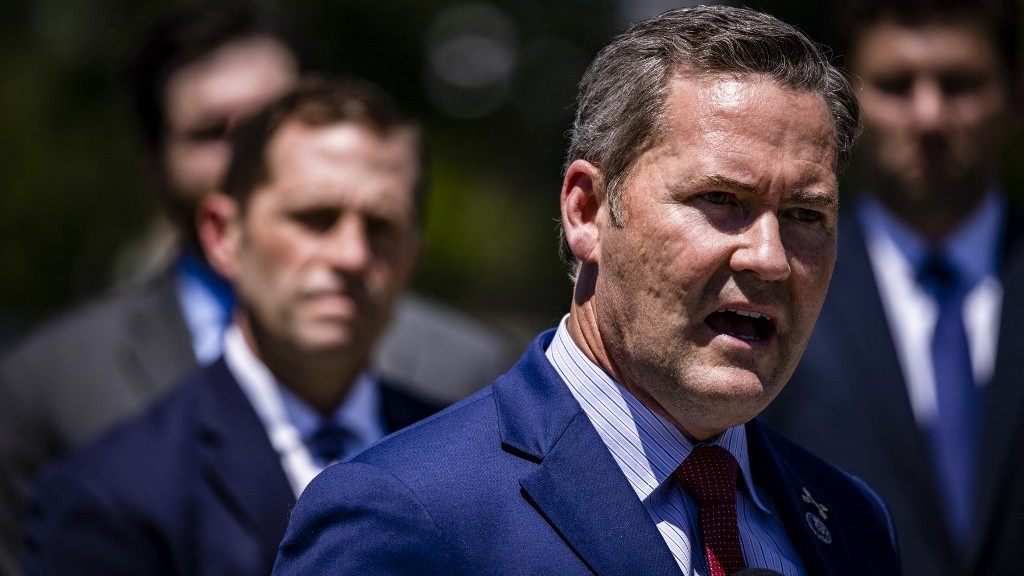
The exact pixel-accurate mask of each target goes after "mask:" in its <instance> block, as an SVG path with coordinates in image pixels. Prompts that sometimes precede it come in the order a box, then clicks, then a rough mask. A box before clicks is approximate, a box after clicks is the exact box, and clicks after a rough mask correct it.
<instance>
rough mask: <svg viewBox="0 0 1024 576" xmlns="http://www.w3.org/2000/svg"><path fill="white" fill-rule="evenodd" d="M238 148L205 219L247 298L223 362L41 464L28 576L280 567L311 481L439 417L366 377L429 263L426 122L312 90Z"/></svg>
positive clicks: (372, 102) (365, 88) (367, 99)
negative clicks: (406, 291) (417, 269)
mask: <svg viewBox="0 0 1024 576" xmlns="http://www.w3.org/2000/svg"><path fill="white" fill-rule="evenodd" d="M236 140H237V143H236V145H235V147H234V152H235V153H234V155H233V158H234V159H233V161H232V164H231V168H230V170H229V172H228V175H227V179H226V184H225V192H224V193H220V192H215V193H209V194H207V195H206V196H205V197H204V199H203V200H202V201H201V207H200V208H199V222H200V224H199V228H198V231H199V235H200V237H201V241H202V244H203V247H204V250H205V252H206V254H208V256H209V261H210V262H211V264H212V265H213V267H214V269H216V270H217V271H218V272H219V273H220V274H222V275H223V276H224V277H225V278H227V279H229V280H230V281H231V282H232V283H233V284H234V286H235V287H236V289H237V294H238V302H237V305H236V311H235V314H234V323H233V324H232V325H231V327H229V329H228V331H227V333H226V336H225V343H224V352H223V355H222V357H221V358H220V359H218V360H217V361H215V362H213V363H212V364H210V365H208V366H205V367H203V368H200V369H199V370H198V371H197V372H195V373H193V374H192V375H190V376H189V377H188V378H187V379H186V380H185V381H184V382H182V383H181V384H180V385H178V386H176V387H175V389H174V390H173V391H172V392H171V393H170V394H169V395H168V396H167V397H166V398H164V399H162V400H161V401H159V402H158V403H157V404H156V405H155V406H153V407H152V408H151V409H149V410H147V411H146V412H144V413H143V414H141V415H140V416H137V417H135V418H132V419H130V420H129V421H128V422H126V423H125V424H123V425H120V426H118V427H117V428H115V430H114V431H113V432H111V433H110V434H108V435H105V436H103V437H102V438H101V439H99V440H98V441H96V442H95V443H93V444H90V445H89V446H87V447H85V448H83V449H81V450H80V451H78V452H76V453H74V454H72V455H71V456H70V458H68V459H67V460H66V461H63V462H61V463H59V464H57V465H55V466H53V467H52V469H49V470H47V471H45V472H44V473H43V475H42V477H41V481H40V484H39V488H38V491H37V493H36V494H35V499H34V501H33V504H32V506H31V509H30V514H29V519H28V523H27V525H26V557H25V558H26V562H25V571H26V573H27V574H71V573H83V574H107V575H110V574H126V575H127V574H134V575H138V574H213V573H218V574H219V573H230V574H253V575H258V574H268V573H269V572H270V569H271V566H272V564H273V559H274V556H275V552H276V549H277V544H278V541H279V540H280V538H281V536H282V535H283V533H284V528H285V524H286V522H287V518H288V511H289V509H290V507H291V505H292V504H293V503H294V501H295V498H296V497H297V496H298V494H299V493H300V492H301V491H302V490H303V489H304V488H305V486H306V484H307V483H308V482H309V481H310V480H311V479H312V478H313V476H315V475H316V474H317V473H319V472H320V471H321V470H322V469H323V468H324V467H325V466H326V465H328V464H330V463H331V462H334V461H337V460H338V459H340V458H342V457H344V456H345V455H346V454H352V453H354V452H358V451H359V450H361V449H362V448H364V447H366V446H367V445H369V444H371V443H373V442H375V441H377V440H379V439H380V438H381V437H383V436H384V435H385V434H386V433H388V432H391V431H394V430H396V429H398V428H400V427H403V426H405V425H407V424H410V423H411V422H413V421H415V420H417V419H419V418H421V417H423V416H425V415H427V414H429V413H430V412H432V411H433V407H431V406H430V405H428V404H426V403H424V402H421V401H418V400H416V399H414V398H411V397H409V396H407V395H405V394H403V393H401V392H399V391H397V390H395V389H394V388H393V387H391V386H390V385H389V384H388V383H386V382H382V381H381V379H380V378H379V377H378V376H377V375H376V374H375V373H374V372H373V371H372V370H369V362H370V358H371V353H372V350H373V347H374V345H375V344H376V342H377V340H378V337H379V336H380V334H381V333H382V331H383V330H384V328H385V326H386V325H387V323H388V320H389V318H390V315H391V312H392V308H393V305H394V303H395V301H396V299H397V297H398V295H399V294H400V293H401V291H402V289H403V288H404V286H405V283H406V281H407V280H408V278H409V277H410V275H411V273H412V270H413V268H414V265H415V262H416V259H417V256H418V253H419V242H420V229H419V223H420V221H421V218H420V214H421V212H422V209H423V204H422V200H423V192H422V191H423V185H422V182H421V179H422V175H423V174H422V172H423V170H422V163H421V158H422V156H421V144H420V140H419V133H418V130H417V128H416V126H415V125H414V124H412V123H411V122H410V121H408V120H407V119H406V118H405V117H403V116H402V115H401V114H400V113H399V111H398V109H397V108H396V107H395V106H394V105H393V103H392V102H391V100H390V98H389V97H388V96H387V95H386V94H384V93H383V92H381V91H380V90H379V89H377V88H375V87H374V86H372V85H369V84H365V83H362V82H359V81H354V80H352V81H345V82H331V81H326V80H316V79H311V80H308V81H304V82H302V83H300V84H299V86H298V87H297V88H296V89H295V91H294V92H292V93H289V94H287V95H286V96H285V97H284V98H283V99H282V100H280V101H278V102H276V103H274V104H272V105H271V107H270V108H269V109H268V110H267V111H265V112H262V113H260V114H259V115H257V116H256V117H255V118H253V119H252V120H251V121H249V122H248V123H247V124H245V125H243V126H242V127H241V128H240V130H239V132H238V134H237V137H236Z"/></svg>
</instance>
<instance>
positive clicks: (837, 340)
mask: <svg viewBox="0 0 1024 576" xmlns="http://www.w3.org/2000/svg"><path fill="white" fill-rule="evenodd" d="M839 14H840V18H839V20H838V22H839V24H840V27H841V29H840V31H839V33H838V34H839V35H838V38H839V41H838V42H837V46H838V48H839V50H840V52H841V53H842V54H843V55H844V56H845V58H846V64H847V72H848V73H849V75H850V78H851V80H852V82H853V83H854V84H855V85H857V86H860V89H859V91H858V94H859V100H860V105H861V111H862V118H863V124H864V134H863V137H862V139H861V144H860V153H859V157H858V160H859V166H858V168H859V170H858V171H857V172H856V176H858V178H856V179H855V181H854V186H853V187H852V188H851V192H854V193H855V196H854V198H853V199H852V200H851V201H849V202H848V203H847V206H848V207H849V208H850V209H849V210H847V211H846V213H845V215H844V217H843V218H842V219H841V225H840V232H839V256H838V262H837V266H836V270H835V274H834V276H833V278H832V286H831V289H830V292H829V296H828V299H827V300H826V303H825V305H824V308H823V310H822V313H821V317H820V318H819V320H818V324H817V326H816V328H815V332H814V335H813V336H812V338H811V341H810V344H809V345H808V348H807V353H806V354H805V355H804V359H803V360H802V362H801V364H800V365H799V367H798V368H797V370H796V373H795V375H794V376H793V379H792V380H791V382H790V384H789V386H788V387H787V388H786V390H785V391H784V392H783V393H782V394H781V395H780V397H779V399H778V400H777V401H776V402H775V403H774V404H773V405H772V407H771V408H770V409H769V410H768V412H767V416H768V418H769V420H770V421H772V422H773V423H775V424H776V425H778V426H779V427H780V428H782V430H783V431H784V432H787V433H788V434H790V435H791V436H793V437H794V438H795V439H796V440H798V441H800V442H802V443H803V444H805V445H807V446H808V447H810V448H811V449H812V450H813V451H815V452H817V453H818V454H820V455H822V456H824V457H825V458H827V459H829V460H831V461H833V462H835V463H837V464H839V465H840V466H842V467H843V468H845V469H846V470H849V471H850V472H851V473H853V474H855V475H858V476H860V477H861V478H863V479H864V480H865V481H867V482H868V483H870V484H871V485H872V486H873V487H875V488H877V489H878V491H879V493H880V494H881V496H882V497H883V499H884V500H885V501H886V502H887V503H888V504H889V506H890V507H891V508H892V511H893V515H894V517H895V519H896V523H897V528H898V533H899V535H900V548H901V551H902V554H903V563H904V568H905V571H906V572H907V573H908V574H929V575H954V574H957V575H959V574H1010V573H1019V572H1020V570H1021V566H1024V554H1022V553H1021V546H1020V543H1021V542H1024V526H1022V524H1024V518H1021V516H1022V514H1024V507H1022V504H1021V502H1020V497H1021V496H1020V494H1019V492H1020V490H1021V485H1022V482H1021V480H1020V478H1019V477H1015V476H1014V474H1015V473H1014V472H1012V470H1013V467H1015V466H1018V464H1017V461H1019V460H1020V458H1021V455H1022V451H1021V450H1022V445H1021V442H1020V439H1019V438H1018V439H1017V440H1014V439H1013V436H1012V435H1013V434H1015V433H1016V434H1020V433H1019V432H1015V431H1017V430H1019V429H1020V425H1019V424H1018V423H1020V422H1021V421H1022V420H1024V386H1022V385H1021V374H1024V339H1022V338H1021V337H1020V335H1019V334H1020V330H1019V325H1020V324H1021V322H1024V220H1021V218H1020V215H1019V214H1018V213H1017V212H1016V211H1015V210H1014V209H1013V207H1012V206H1011V205H1010V202H1009V201H1008V197H1007V191H1006V190H1005V189H1004V188H1003V185H1002V183H1001V181H1000V178H999V175H998V167H999V166H998V165H999V159H1000V152H1001V147H1002V144H1003V136H1004V134H1005V129H1006V127H1007V125H1008V120H1009V119H1010V112H1011V106H1012V104H1013V98H1014V93H1015V90H1016V88H1017V82H1018V80H1019V76H1018V58H1019V57H1018V53H1019V50H1020V46H1019V32H1018V25H1019V17H1020V16H1019V14H1018V11H1017V7H1016V5H1015V3H1014V2H1013V1H1012V0H991V1H982V2H974V1H971V2H967V1H956V0H896V1H893V0H862V1H854V2H851V3H850V4H849V5H848V6H847V7H846V10H841V11H840V12H839ZM1014 490H1016V491H1017V492H1018V494H1017V495H1016V496H1014ZM1013 502H1016V505H1015V506H1009V504H1011V503H1013Z"/></svg>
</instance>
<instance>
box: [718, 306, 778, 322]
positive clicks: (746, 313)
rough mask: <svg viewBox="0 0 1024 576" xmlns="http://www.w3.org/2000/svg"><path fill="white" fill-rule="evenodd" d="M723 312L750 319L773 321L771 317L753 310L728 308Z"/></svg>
mask: <svg viewBox="0 0 1024 576" xmlns="http://www.w3.org/2000/svg"><path fill="white" fill-rule="evenodd" d="M723 312H732V313H733V314H738V315H740V316H746V317H748V318H759V319H763V320H771V317H770V316H768V315H767V314H761V313H760V312H753V311H751V310H737V309H735V308H726V309H725V310H723Z"/></svg>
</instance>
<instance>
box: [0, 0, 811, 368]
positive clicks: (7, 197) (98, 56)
mask: <svg viewBox="0 0 1024 576" xmlns="http://www.w3.org/2000/svg"><path fill="white" fill-rule="evenodd" d="M183 3H184V2H180V1H179V2H171V1H147V2H130V1H127V0H5V1H4V2H2V3H0V348H2V347H3V346H5V345H6V344H9V343H10V342H11V341H12V339H13V338H15V337H16V336H17V335H18V334H22V333H24V332H25V331H26V330H28V329H29V328H31V327H32V326H33V325H35V324H37V323H38V322H40V321H41V320H44V319H46V318H48V317H50V316H52V315H54V314H55V313H56V312H58V311H60V310H63V309H65V308H67V307H69V306H71V305H73V304H75V303H77V302H80V301H82V300H83V299H85V298H88V297H91V296H94V295H97V294H99V293H101V292H103V291H105V290H109V289H112V287H115V286H117V285H118V284H123V283H125V282H132V281H135V280H137V277H138V276H139V274H140V270H145V269H146V267H145V266H144V264H145V263H144V262H140V256H139V254H140V248H139V246H143V245H145V239H146V238H147V237H151V236H152V235H153V233H154V230H156V229H157V228H156V227H155V225H154V223H153V221H154V218H153V215H154V213H155V210H154V201H153V198H152V197H151V196H150V193H149V192H148V191H147V190H148V189H147V187H146V184H145V182H144V181H143V179H142V169H141V166H140V161H141V156H140V150H141V148H142V145H141V141H140V136H139V134H138V129H137V126H135V125H134V118H133V116H132V114H131V111H130V110H129V108H128V106H127V101H126V99H125V97H124V94H123V93H122V92H121V86H120V83H119V78H118V75H119V73H120V71H121V68H122V66H123V64H124V62H125V60H126V58H127V57H128V55H129V54H130V53H131V51H132V50H133V48H134V47H135V46H137V45H138V43H139V39H140V36H141V35H142V34H143V33H144V32H145V31H146V30H147V29H148V27H149V24H150V23H151V22H152V21H153V20H154V19H155V18H156V17H157V16H158V15H160V14H161V13H163V12H164V11H165V10H166V9H167V8H169V7H172V6H175V5H179V4H183ZM681 4H683V3H680V2H666V1H663V0H557V1H553V0H490V1H484V0H479V1H459V0H373V1H366V0H364V1H344V0H292V1H289V2H280V3H278V4H276V6H277V7H278V9H280V10H281V11H283V12H284V13H285V14H286V15H287V16H288V17H289V18H290V19H291V20H292V21H293V23H294V24H295V25H296V27H297V28H298V29H299V30H302V31H305V32H307V33H308V36H309V38H310V40H311V44H312V48H313V51H314V55H315V56H316V57H317V58H316V59H317V61H318V62H319V64H320V65H321V67H323V68H326V69H328V70H330V71H333V72H354V73H358V74H360V75H363V76H366V77H368V78H370V79H372V80H374V81H376V82H378V83H380V84H383V85H385V86H387V87H388V88H390V89H391V90H393V91H394V92H395V93H396V94H397V95H398V97H399V99H400V101H401V102H402V103H403V104H404V106H405V107H406V108H407V109H409V110H410V111H412V112H413V113H415V114H416V115H418V116H419V117H420V118H421V119H423V121H424V123H425V124H426V127H427V133H428V138H429V142H430V146H431V152H432V167H431V168H432V173H431V181H432V194H433V196H432V201H431V207H430V212H429V216H428V224H427V251H426V254H425V259H424V261H423V263H422V266H421V268H420V272H419V274H418V275H417V277H416V278H415V280H414V286H415V288H416V289H417V290H419V291H420V292H423V293H425V294H428V295H431V296H434V297H437V298H439V299H441V300H442V301H445V302H447V303H449V304H452V305H454V306H456V307H459V308H462V309H464V310H466V311H468V312H470V313H471V314H473V315H475V316H477V317H480V318H482V319H485V320H489V321H492V322H496V323H498V324H500V325H503V326H505V327H506V328H508V329H509V330H511V331H512V332H513V333H515V334H518V335H520V336H521V337H522V338H524V339H526V338H528V337H530V336H531V335H532V334H533V333H534V332H536V331H537V330H538V329H540V328H543V327H546V326H550V325H553V324H554V323H555V322H556V321H557V320H558V319H559V318H560V317H561V315H562V314H564V313H565V311H566V310H567V306H568V303H569V298H570V292H571V285H570V282H569V280H568V278H567V276H566V273H565V269H564V267H563V266H562V264H561V263H560V261H559V259H558V256H557V241H556V240H557V234H556V218H557V217H558V193H559V186H560V181H561V178H560V177H561V166H562V162H563V155H564V152H565V147H566V136H565V135H566V132H567V130H568V129H569V128H570V125H571V120H572V105H573V95H574V91H575V85H576V82H577V81H578V79H579V77H580V76H581V74H582V72H583V69H584V68H585V67H586V65H587V63H588V62H589V61H590V59H591V58H592V57H593V55H594V54H595V53H596V51H597V50H598V49H599V48H600V47H601V46H602V45H603V44H604V43H605V42H606V41H607V40H608V39H609V38H610V37H611V36H612V35H614V34H616V33H618V32H621V31H622V30H624V29H625V28H626V27H627V26H628V24H629V23H631V22H634V21H636V20H639V19H642V18H644V17H647V16H651V15H654V14H656V13H658V12H660V11H662V10H664V9H666V8H668V7H671V6H677V5H681ZM748 5H751V6H754V7H759V8H763V9H766V10H768V11H771V12H774V13H776V14H777V15H779V16H781V17H783V18H784V19H787V20H789V21H791V22H793V23H796V24H798V25H800V26H801V27H803V28H804V29H805V30H807V31H808V32H809V33H811V34H812V36H813V35H816V34H817V31H818V28H819V26H820V25H821V23H822V22H823V20H824V17H825V14H822V13H821V11H822V10H824V9H825V8H821V7H819V6H818V5H817V4H813V3H811V2H809V1H804V2H792V1H791V2H781V1H780V2H778V3H776V2H761V3H759V4H758V3H748Z"/></svg>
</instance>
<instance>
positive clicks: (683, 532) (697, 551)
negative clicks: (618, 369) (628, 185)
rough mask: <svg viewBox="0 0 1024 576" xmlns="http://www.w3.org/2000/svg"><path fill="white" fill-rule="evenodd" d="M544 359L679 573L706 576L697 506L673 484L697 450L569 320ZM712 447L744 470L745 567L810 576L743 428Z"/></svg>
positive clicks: (740, 496)
mask: <svg viewBox="0 0 1024 576" xmlns="http://www.w3.org/2000/svg"><path fill="white" fill-rule="evenodd" d="M566 318H568V317H566ZM545 355H546V356H547V358H548V360H549V361H550V362H551V364H552V365H553V366H554V367H555V370H556V371H557V372H558V374H559V376H561V377H562V380H564V381H565V383H566V384H567V385H568V386H569V390H570V391H572V394H573V396H574V397H575V398H576V400H577V401H578V402H579V403H580V406H582V408H583V412H584V413H585V414H586V415H587V418H589V419H590V422H591V424H593V426H594V428H595V429H596V430H597V433H598V434H599V435H600V436H601V439H602V440H603V441H604V443H605V445H606V446H607V447H608V450H609V452H611V455H612V458H614V459H615V462H616V463H617V464H618V465H619V469H620V470H622V473H623V474H624V475H625V476H626V480H628V481H629V485H630V486H631V487H632V488H633V491H634V492H636V495H637V498H639V499H640V501H641V502H642V503H643V505H644V507H645V508H646V509H647V512H648V514H650V516H651V520H653V521H654V523H655V525H656V526H657V528H658V531H659V532H660V533H661V536H662V538H664V539H665V543H666V544H667V545H668V547H669V550H671V551H672V555H673V556H674V557H675V560H676V564H678V565H679V569H680V570H682V572H683V574H686V575H700V576H704V575H706V574H708V565H707V559H706V558H705V557H704V550H703V548H702V547H700V546H699V545H697V544H696V543H697V538H696V537H695V535H697V534H700V526H699V523H698V520H699V517H698V508H697V503H696V501H695V500H694V499H693V498H692V497H691V496H690V495H689V493H688V492H687V491H686V490H684V489H683V488H682V487H681V486H679V485H678V484H677V483H676V482H675V480H673V479H672V473H673V472H674V471H675V469H676V468H677V467H678V466H679V464H680V463H681V462H682V461H683V460H684V459H685V458H686V457H687V456H688V455H689V454H690V452H691V451H692V450H693V448H694V446H693V444H692V443H691V442H690V441H689V440H687V439H686V437H685V436H683V435H682V433H681V432H679V430H678V429H677V428H676V427H675V426H673V425H672V424H671V423H670V422H668V421H667V420H666V419H664V418H662V417H661V416H660V415H658V414H655V413H654V412H652V411H651V410H650V409H648V408H647V407H646V406H644V405H643V404H642V403H641V402H640V401H639V400H637V399H636V398H635V397H634V396H633V395H632V394H630V393H629V392H627V391H626V389H625V388H623V387H622V386H620V385H619V384H618V383H617V382H615V380H613V379H612V378H611V377H610V376H608V374H607V373H605V372H604V371H603V370H602V369H601V368H600V367H598V366H597V365H596V364H594V363H593V362H591V361H590V359H589V358H587V356H586V354H584V353H583V351H582V350H580V348H579V346H577V345H576V343H575V342H574V341H573V339H572V337H571V336H570V335H569V332H568V330H567V329H566V327H565V318H563V319H562V322H561V324H560V325H559V327H558V330H557V331H556V332H555V337H554V339H553V340H552V341H551V345H550V346H548V349H547V351H546V352H545ZM709 444H717V445H719V446H721V447H723V448H725V449H726V450H728V451H729V452H730V453H731V454H732V455H733V457H735V458H736V461H737V463H738V464H739V469H740V474H741V475H742V477H743V482H742V483H741V486H742V487H741V488H740V489H738V490H737V507H736V511H737V520H738V524H739V531H740V545H741V547H742V549H743V556H744V558H745V559H746V563H747V566H748V567H751V568H753V567H759V568H768V569H771V570H775V571H777V572H779V573H781V574H785V575H787V576H798V575H802V574H804V569H803V564H802V562H801V561H800V557H799V555H798V554H797V552H796V550H795V549H794V548H793V544H792V542H790V541H789V537H788V536H787V535H786V531H785V528H784V527H783V526H782V522H781V521H780V520H779V518H778V514H777V513H776V512H775V511H774V510H773V508H772V507H771V506H770V505H769V503H768V502H767V496H766V495H764V494H762V493H760V490H758V489H757V488H756V486H755V484H754V482H753V478H752V477H751V474H750V460H749V458H748V457H747V437H746V431H745V429H744V428H743V427H742V426H737V427H734V428H730V429H729V430H727V431H726V432H725V433H724V434H722V435H721V436H719V437H718V438H717V439H715V440H714V441H713V442H709ZM750 487H755V488H754V489H753V490H751V489H750Z"/></svg>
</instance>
